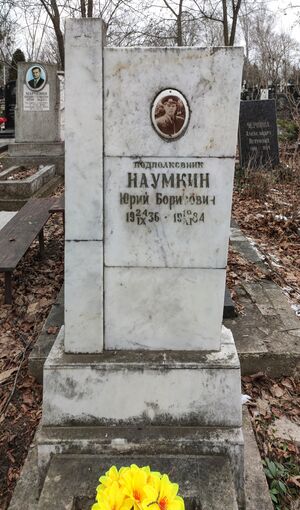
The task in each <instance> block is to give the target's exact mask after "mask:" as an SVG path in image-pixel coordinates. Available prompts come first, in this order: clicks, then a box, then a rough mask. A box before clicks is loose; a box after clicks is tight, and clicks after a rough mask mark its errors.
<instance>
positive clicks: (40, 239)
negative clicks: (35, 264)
mask: <svg viewBox="0 0 300 510" xmlns="http://www.w3.org/2000/svg"><path fill="white" fill-rule="evenodd" d="M39 243H40V255H41V257H42V258H43V257H44V255H45V244H44V229H43V228H42V230H41V231H40V233H39Z"/></svg>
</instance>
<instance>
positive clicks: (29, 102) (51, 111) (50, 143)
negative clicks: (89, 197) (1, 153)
mask: <svg viewBox="0 0 300 510" xmlns="http://www.w3.org/2000/svg"><path fill="white" fill-rule="evenodd" d="M20 164H21V165H24V164H25V165H26V164H37V165H40V164H44V165H49V164H55V166H56V173H57V174H63V172H64V144H63V142H62V141H61V118H60V84H59V79H58V75H57V65H54V64H46V63H40V62H19V63H18V79H17V101H16V109H15V143H14V144H10V146H9V148H8V158H7V166H11V165H20Z"/></svg>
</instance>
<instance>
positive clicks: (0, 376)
mask: <svg viewBox="0 0 300 510" xmlns="http://www.w3.org/2000/svg"><path fill="white" fill-rule="evenodd" d="M16 370H18V367H13V368H10V369H9V370H5V371H4V372H1V373H0V384H1V383H3V382H4V381H7V379H9V378H10V376H11V375H12V374H13V373H14V372H16Z"/></svg>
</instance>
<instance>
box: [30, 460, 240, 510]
mask: <svg viewBox="0 0 300 510" xmlns="http://www.w3.org/2000/svg"><path fill="white" fill-rule="evenodd" d="M131 463H136V464H137V465H140V466H144V465H149V466H151V468H152V469H154V470H160V471H161V472H163V473H169V476H170V478H171V480H174V481H176V482H177V483H178V484H179V490H180V494H181V495H182V496H183V497H184V501H185V508H186V510H220V509H223V508H224V509H225V508H226V509H228V510H229V509H230V510H238V504H237V500H236V492H235V488H234V483H233V478H232V474H231V470H230V464H229V462H228V459H227V458H226V457H224V456H218V457H217V456H197V455H193V454H191V455H160V454H158V455H153V456H151V455H128V454H125V455H123V456H121V455H109V454H105V455H101V456H100V455H95V454H92V455H91V454H90V455H85V454H81V455H79V454H75V455H74V454H71V455H54V456H53V458H52V459H51V462H50V466H49V469H48V472H47V475H46V478H45V482H44V485H43V489H42V492H41V495H40V498H39V503H38V506H37V510H39V509H41V510H54V509H55V510H56V509H58V508H68V509H70V510H90V508H91V506H92V504H93V502H94V501H95V489H96V487H97V485H98V479H99V476H100V474H102V473H104V472H105V471H107V469H109V467H110V466H111V465H116V466H117V467H118V468H120V467H121V466H126V465H130V464H131Z"/></svg>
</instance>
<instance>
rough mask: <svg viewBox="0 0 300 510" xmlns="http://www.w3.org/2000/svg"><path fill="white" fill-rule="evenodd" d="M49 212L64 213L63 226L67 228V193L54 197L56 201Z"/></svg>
mask: <svg viewBox="0 0 300 510" xmlns="http://www.w3.org/2000/svg"><path fill="white" fill-rule="evenodd" d="M49 212H50V213H51V214H54V213H62V218H63V227H64V230H65V194H64V193H62V195H60V196H59V197H54V202H53V204H52V205H51V207H50V209H49Z"/></svg>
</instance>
